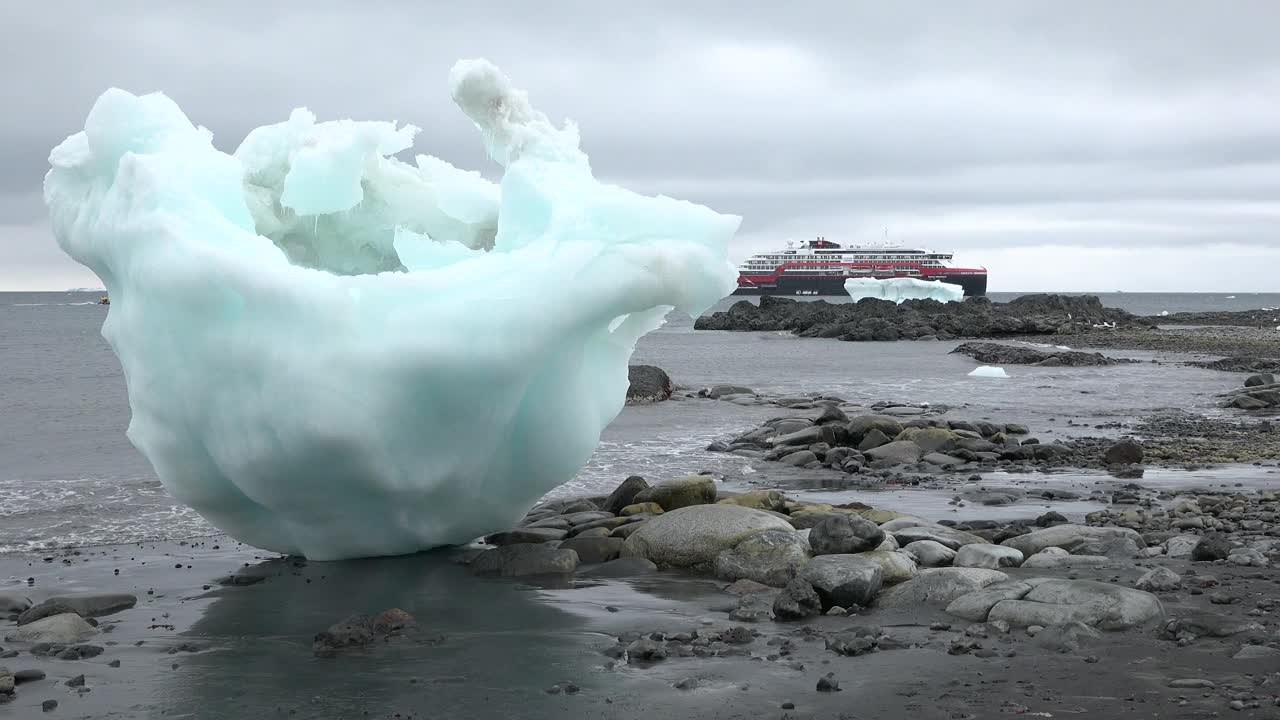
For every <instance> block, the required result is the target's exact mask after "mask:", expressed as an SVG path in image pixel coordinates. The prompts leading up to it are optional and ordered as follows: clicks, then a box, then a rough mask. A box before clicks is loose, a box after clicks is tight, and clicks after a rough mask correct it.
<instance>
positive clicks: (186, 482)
mask: <svg viewBox="0 0 1280 720" xmlns="http://www.w3.org/2000/svg"><path fill="white" fill-rule="evenodd" d="M450 83H451V86H452V93H453V98H454V100H455V102H456V103H457V104H458V106H459V107H461V109H462V110H463V111H464V112H465V113H466V114H467V115H468V116H469V117H470V118H471V119H472V120H473V121H474V122H475V124H476V126H477V127H478V129H479V130H480V134H481V136H482V137H483V141H484V143H485V145H486V147H487V149H488V152H489V155H490V156H491V157H492V158H493V159H494V160H495V161H496V162H498V163H499V164H500V165H502V166H503V168H504V173H503V176H502V180H501V183H499V184H493V183H491V182H489V181H487V180H485V179H484V178H483V177H481V176H480V175H478V174H476V173H470V172H464V171H462V170H459V169H457V168H454V167H453V166H451V165H449V164H448V163H446V162H444V161H441V160H438V159H436V158H432V157H427V156H421V155H420V156H418V157H417V158H416V162H415V163H414V164H412V165H411V164H407V163H405V162H402V161H400V160H398V159H396V158H395V157H393V156H394V155H395V154H397V153H401V152H403V151H405V150H407V149H408V148H409V147H411V145H412V142H413V138H414V135H415V134H416V133H417V128H414V127H411V126H401V127H398V126H397V125H396V124H395V123H392V122H354V121H351V120H341V121H337V122H317V121H316V118H315V116H314V115H313V114H311V113H310V112H308V111H306V110H296V111H294V112H293V114H292V115H291V116H290V118H289V119H288V121H286V122H283V123H280V124H277V125H270V126H267V127H262V128H258V129H256V130H254V131H253V132H251V133H249V135H248V136H247V137H246V138H245V140H244V142H243V143H242V144H241V145H240V147H239V149H237V150H236V151H235V153H234V154H231V155H228V154H225V153H223V152H220V151H219V150H217V149H215V148H214V146H213V143H212V136H211V134H210V133H209V132H208V131H207V130H205V129H204V128H201V127H196V126H194V125H192V123H191V122H190V121H189V120H188V119H187V117H186V116H185V115H184V114H183V113H182V111H181V110H180V109H179V108H178V106H177V105H176V104H174V102H173V101H172V100H170V99H169V98H167V97H165V96H164V95H161V94H151V95H144V96H141V97H139V96H135V95H131V94H129V93H127V92H124V91H122V90H116V89H112V90H108V91H107V92H106V93H104V94H103V95H102V96H101V97H100V98H99V99H98V101H97V102H96V103H95V104H94V106H93V109H92V110H91V111H90V113H89V116H88V119H87V120H86V121H85V129H84V131H83V132H79V133H76V134H75V135H72V136H71V137H69V138H67V139H66V140H65V141H64V142H63V143H61V144H60V145H58V147H57V148H55V149H54V150H53V152H52V154H51V155H50V158H49V160H50V163H51V165H52V170H50V171H49V173H48V175H47V176H46V178H45V191H44V194H45V201H46V203H47V204H48V206H49V210H50V215H51V218H52V224H53V230H54V233H55V235H56V237H57V240H58V243H59V245H60V246H61V247H62V249H63V250H64V251H66V252H67V253H68V254H69V255H71V257H73V258H75V259H76V260H78V261H79V262H81V263H83V264H84V265H86V266H88V267H89V268H90V269H92V270H93V271H94V272H95V273H97V275H98V277H99V278H101V279H102V282H103V283H104V285H105V286H106V289H107V291H108V292H109V293H110V297H111V307H110V312H109V313H108V315H107V319H106V322H105V323H104V324H103V327H102V334H103V335H104V336H105V337H106V339H107V340H108V342H109V343H110V344H111V346H112V348H113V349H114V350H115V352H116V354H117V355H118V356H119V358H120V363H121V365H122V366H123V369H124V375H125V380H126V383H127V386H128V391H129V402H130V406H131V408H132V411H133V417H132V421H131V422H130V424H129V430H128V436H129V438H130V440H132V442H133V443H134V444H135V445H136V446H137V447H138V448H139V449H140V450H141V451H142V452H143V454H145V455H146V457H147V458H148V459H149V460H150V461H151V463H152V464H153V465H154V467H155V470H156V473H157V474H158V475H159V477H160V479H161V480H162V481H163V482H164V484H165V487H167V488H168V489H169V491H170V492H171V493H172V494H173V495H174V496H175V497H176V498H178V499H179V500H180V501H182V502H184V503H186V504H188V505H190V506H191V507H193V508H195V509H196V510H197V511H199V512H200V513H201V514H202V515H204V516H205V517H207V518H208V519H209V520H210V521H212V522H213V523H214V524H215V525H217V526H218V527H219V528H221V529H223V530H225V531H226V532H227V533H229V534H230V535H232V536H233V537H235V538H238V539H240V540H242V541H244V542H247V543H249V544H252V545H255V546H257V547H260V548H265V549H269V550H274V551H277V552H282V553H298V554H303V555H306V556H308V557H311V558H314V559H321V560H325V559H338V558H349V557H362V556H375V555H392V554H401V553H409V552H414V551H417V550H421V549H424V548H430V547H433V546H439V545H443V544H452V543H460V542H466V541H469V540H470V539H472V538H474V537H476V536H477V535H479V534H482V533H485V532H488V531H491V530H495V529H501V528H504V527H509V526H510V525H511V524H512V523H513V522H515V521H516V520H518V519H519V518H520V517H521V515H522V514H523V513H524V512H525V511H526V510H527V508H528V507H529V506H531V505H532V504H533V503H534V502H536V500H537V499H538V498H539V497H540V496H542V495H543V494H544V493H546V492H547V491H548V490H550V489H552V488H554V487H555V486H557V485H559V484H561V483H563V482H565V481H566V480H568V479H570V478H571V477H572V476H573V475H574V473H575V472H576V471H577V470H578V469H579V468H580V467H581V466H582V465H583V464H584V463H585V462H586V460H587V459H588V457H589V456H590V455H591V453H592V451H593V449H594V448H595V446H596V444H597V442H598V441H599V437H600V432H601V430H603V429H604V427H605V426H606V425H607V424H608V423H609V422H610V421H611V420H612V419H613V418H614V417H615V416H616V415H617V413H618V412H619V410H620V409H621V408H622V405H623V401H624V396H625V393H626V388H627V361H628V359H629V358H630V355H631V352H632V350H633V348H634V346H635V342H636V340H637V339H638V338H640V336H642V335H644V334H645V333H647V332H649V331H650V330H653V329H654V328H656V327H658V326H660V325H661V324H662V322H663V318H664V317H665V315H666V313H667V312H668V311H669V310H671V309H673V308H675V309H679V310H681V311H683V312H686V313H689V314H690V315H694V316H696V315H698V314H700V313H701V312H702V311H703V310H704V309H706V308H707V307H709V306H710V305H711V304H713V303H714V302H716V301H717V300H719V299H720V298H722V297H724V296H725V295H727V294H729V292H730V291H731V290H732V289H733V286H734V280H735V276H736V273H735V272H734V270H733V266H732V265H731V264H730V263H729V262H728V259H727V245H728V242H729V240H730V239H731V238H732V236H733V234H734V232H735V231H736V230H737V227H738V223H739V218H737V217H734V216H727V215H720V214H717V213H715V212H712V211H711V210H709V209H707V208H705V207H702V206H699V205H694V204H690V203H686V202H682V201H678V200H674V199H671V198H667V197H643V196H640V195H637V194H635V193H632V192H630V191H627V190H625V189H622V188H620V187H615V186H610V185H605V184H602V183H600V182H598V181H597V180H596V179H595V178H594V177H593V176H592V172H591V168H590V165H589V164H588V162H587V157H586V155H585V154H583V153H582V151H581V150H580V149H579V146H578V133H577V130H576V128H575V127H573V126H572V125H570V124H566V125H565V127H563V128H558V127H556V126H554V125H553V124H552V123H551V122H550V121H549V120H548V119H547V117H546V116H545V115H543V114H542V113H540V112H538V111H537V110H535V109H534V108H533V107H532V106H531V105H530V104H529V101H528V98H527V96H526V94H525V93H523V92H521V91H519V90H517V89H515V88H513V87H512V86H511V84H510V82H509V81H508V79H507V78H506V76H505V75H503V74H502V73H501V72H500V71H499V70H498V69H497V68H495V67H494V66H493V65H491V64H489V63H488V62H486V61H483V60H474V61H462V62H459V63H458V64H457V65H456V66H455V67H454V68H453V71H452V73H451V75H450Z"/></svg>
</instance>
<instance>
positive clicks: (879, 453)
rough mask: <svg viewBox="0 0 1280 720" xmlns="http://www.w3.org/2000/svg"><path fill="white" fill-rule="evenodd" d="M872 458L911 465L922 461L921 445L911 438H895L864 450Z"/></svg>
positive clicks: (895, 463)
mask: <svg viewBox="0 0 1280 720" xmlns="http://www.w3.org/2000/svg"><path fill="white" fill-rule="evenodd" d="M863 454H864V455H866V456H867V457H868V458H869V459H871V460H885V461H888V462H890V463H893V464H894V465H910V464H911V463H915V462H919V461H920V446H919V445H916V444H915V443H913V442H911V441H909V440H895V441H893V442H891V443H886V444H884V445H881V446H880V447H875V448H871V449H869V450H866V451H864V452H863Z"/></svg>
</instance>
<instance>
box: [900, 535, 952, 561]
mask: <svg viewBox="0 0 1280 720" xmlns="http://www.w3.org/2000/svg"><path fill="white" fill-rule="evenodd" d="M902 550H903V551H904V552H906V553H907V554H908V555H910V556H911V557H913V558H915V559H916V563H917V564H918V565H920V566H921V567H945V566H948V565H950V564H951V563H952V562H953V561H954V560H955V558H956V551H955V550H952V549H951V548H949V547H947V546H946V545H943V544H942V543H940V542H937V541H934V540H916V541H914V542H909V543H907V544H906V545H904V546H902Z"/></svg>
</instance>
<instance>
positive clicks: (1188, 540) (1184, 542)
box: [1164, 535, 1200, 558]
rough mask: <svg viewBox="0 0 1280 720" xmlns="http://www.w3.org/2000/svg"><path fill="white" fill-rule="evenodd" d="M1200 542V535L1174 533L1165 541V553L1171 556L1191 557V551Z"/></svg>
mask: <svg viewBox="0 0 1280 720" xmlns="http://www.w3.org/2000/svg"><path fill="white" fill-rule="evenodd" d="M1198 542H1200V536H1199V535H1174V536H1173V537H1171V538H1169V539H1168V540H1165V541H1164V554H1165V555H1166V556H1168V557H1171V558H1184V557H1191V551H1192V550H1194V549H1195V547H1196V543H1198Z"/></svg>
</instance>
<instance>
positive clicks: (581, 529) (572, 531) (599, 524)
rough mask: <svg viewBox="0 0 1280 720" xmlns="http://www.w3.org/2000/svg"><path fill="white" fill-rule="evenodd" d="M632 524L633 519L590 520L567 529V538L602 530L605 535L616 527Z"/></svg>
mask: <svg viewBox="0 0 1280 720" xmlns="http://www.w3.org/2000/svg"><path fill="white" fill-rule="evenodd" d="M633 522H637V520H635V519H634V518H633V517H607V518H600V519H599V520H591V521H589V522H584V523H578V524H577V525H574V526H573V527H571V528H569V537H578V536H580V535H582V534H583V533H585V532H587V531H589V530H604V531H605V533H604V534H605V535H608V534H609V531H611V530H613V529H614V528H616V527H621V526H623V525H627V524H630V523H633Z"/></svg>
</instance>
